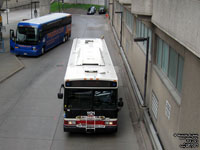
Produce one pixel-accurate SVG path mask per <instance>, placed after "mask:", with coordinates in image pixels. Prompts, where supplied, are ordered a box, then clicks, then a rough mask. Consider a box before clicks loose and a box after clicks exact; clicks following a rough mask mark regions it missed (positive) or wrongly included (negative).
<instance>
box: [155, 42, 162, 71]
mask: <svg viewBox="0 0 200 150" xmlns="http://www.w3.org/2000/svg"><path fill="white" fill-rule="evenodd" d="M161 58H162V40H161V39H158V40H157V59H156V60H157V65H158V66H159V67H161Z"/></svg>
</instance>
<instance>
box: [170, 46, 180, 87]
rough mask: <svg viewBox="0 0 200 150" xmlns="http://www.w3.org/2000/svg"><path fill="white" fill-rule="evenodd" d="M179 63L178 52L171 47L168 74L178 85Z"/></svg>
mask: <svg viewBox="0 0 200 150" xmlns="http://www.w3.org/2000/svg"><path fill="white" fill-rule="evenodd" d="M177 65H178V54H177V53H176V51H175V50H174V49H172V48H170V53H169V72H168V76H169V79H170V80H171V81H172V83H173V84H174V85H176V75H177V67H178V66H177Z"/></svg>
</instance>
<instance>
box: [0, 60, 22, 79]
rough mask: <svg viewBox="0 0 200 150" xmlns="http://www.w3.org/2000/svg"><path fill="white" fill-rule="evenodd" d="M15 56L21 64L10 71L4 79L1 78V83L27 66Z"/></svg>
mask: <svg viewBox="0 0 200 150" xmlns="http://www.w3.org/2000/svg"><path fill="white" fill-rule="evenodd" d="M14 57H15V59H16V61H17V62H18V63H19V64H20V66H19V67H18V68H17V69H15V70H13V71H12V72H11V73H9V74H8V75H7V76H6V77H3V78H2V79H0V83H2V82H4V81H5V80H7V79H8V78H10V77H11V76H13V75H14V74H15V73H17V72H19V71H20V70H22V69H23V68H25V66H24V64H23V63H22V62H21V61H20V60H19V59H18V58H17V57H16V56H14Z"/></svg>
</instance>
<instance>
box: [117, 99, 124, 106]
mask: <svg viewBox="0 0 200 150" xmlns="http://www.w3.org/2000/svg"><path fill="white" fill-rule="evenodd" d="M123 105H124V102H123V101H122V98H119V102H118V106H119V107H123Z"/></svg>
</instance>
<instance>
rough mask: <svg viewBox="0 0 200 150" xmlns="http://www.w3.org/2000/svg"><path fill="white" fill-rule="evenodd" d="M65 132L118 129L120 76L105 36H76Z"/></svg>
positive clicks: (66, 94)
mask: <svg viewBox="0 0 200 150" xmlns="http://www.w3.org/2000/svg"><path fill="white" fill-rule="evenodd" d="M62 88H63V89H64V131H65V132H76V131H78V132H102V131H103V132H116V131H117V121H118V119H117V116H118V111H119V109H120V108H121V107H122V106H123V102H122V98H120V99H119V100H118V78H117V74H116V72H115V69H114V66H113V63H112V60H111V57H110V54H109V52H108V49H107V46H106V42H105V40H104V39H97V38H94V39H89V38H88V39H87V38H85V39H82V38H81V39H80V38H77V39H74V41H73V45H72V49H71V54H70V57H69V62H68V66H67V69H66V73H65V77H64V84H62V85H61V88H60V92H59V93H58V98H60V99H62V98H63V93H61V89H62Z"/></svg>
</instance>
